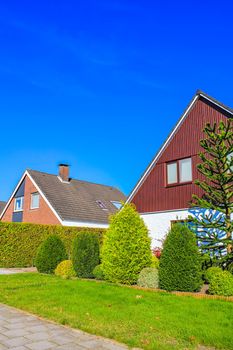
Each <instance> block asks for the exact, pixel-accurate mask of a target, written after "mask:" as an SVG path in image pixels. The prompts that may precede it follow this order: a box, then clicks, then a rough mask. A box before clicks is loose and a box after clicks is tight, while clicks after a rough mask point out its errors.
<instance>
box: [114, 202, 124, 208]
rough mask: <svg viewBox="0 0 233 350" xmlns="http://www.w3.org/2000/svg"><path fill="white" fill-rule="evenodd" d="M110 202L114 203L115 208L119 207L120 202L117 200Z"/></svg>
mask: <svg viewBox="0 0 233 350" xmlns="http://www.w3.org/2000/svg"><path fill="white" fill-rule="evenodd" d="M112 204H113V205H114V207H116V208H117V209H121V207H122V204H121V203H120V202H117V201H112Z"/></svg>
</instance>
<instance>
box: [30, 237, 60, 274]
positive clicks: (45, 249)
mask: <svg viewBox="0 0 233 350" xmlns="http://www.w3.org/2000/svg"><path fill="white" fill-rule="evenodd" d="M66 259H67V254H66V249H65V246H64V244H63V242H62V240H61V239H60V238H59V237H58V236H56V235H51V236H49V237H48V238H47V239H46V240H45V241H44V242H42V244H41V245H40V246H39V248H38V251H37V255H36V259H35V266H36V268H37V270H38V271H39V272H41V273H54V270H55V268H56V267H57V265H58V264H59V263H60V262H61V261H63V260H66Z"/></svg>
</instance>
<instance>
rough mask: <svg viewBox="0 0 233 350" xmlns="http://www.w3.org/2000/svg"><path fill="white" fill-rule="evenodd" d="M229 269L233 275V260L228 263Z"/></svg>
mask: <svg viewBox="0 0 233 350" xmlns="http://www.w3.org/2000/svg"><path fill="white" fill-rule="evenodd" d="M227 271H229V272H230V273H231V274H232V275H233V262H232V263H230V264H229V265H228V267H227Z"/></svg>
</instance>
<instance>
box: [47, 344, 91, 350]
mask: <svg viewBox="0 0 233 350" xmlns="http://www.w3.org/2000/svg"><path fill="white" fill-rule="evenodd" d="M51 350H85V348H83V347H82V346H79V345H77V344H74V343H70V344H66V345H61V346H55V347H54V348H52V349H51Z"/></svg>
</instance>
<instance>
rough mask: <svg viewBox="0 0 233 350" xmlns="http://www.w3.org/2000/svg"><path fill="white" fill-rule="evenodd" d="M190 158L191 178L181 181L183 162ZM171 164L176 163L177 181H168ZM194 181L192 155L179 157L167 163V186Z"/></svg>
mask: <svg viewBox="0 0 233 350" xmlns="http://www.w3.org/2000/svg"><path fill="white" fill-rule="evenodd" d="M188 159H190V165H191V179H190V180H187V181H181V162H182V161H184V160H188ZM171 164H176V179H177V181H176V182H168V167H169V165H171ZM192 181H193V166H192V157H186V158H182V159H177V160H174V161H171V162H168V163H166V186H168V187H169V186H177V185H182V184H186V183H187V184H188V183H191V182H192Z"/></svg>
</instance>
